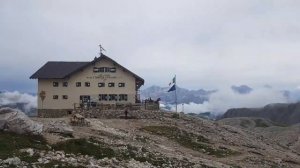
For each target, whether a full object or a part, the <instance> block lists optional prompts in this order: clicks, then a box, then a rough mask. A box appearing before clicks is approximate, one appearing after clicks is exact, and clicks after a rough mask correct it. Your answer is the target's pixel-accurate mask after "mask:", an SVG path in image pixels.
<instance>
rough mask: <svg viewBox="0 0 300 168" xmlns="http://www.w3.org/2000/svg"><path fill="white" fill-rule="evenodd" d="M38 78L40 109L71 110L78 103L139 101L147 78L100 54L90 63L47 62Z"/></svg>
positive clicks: (36, 76) (36, 75)
mask: <svg viewBox="0 0 300 168" xmlns="http://www.w3.org/2000/svg"><path fill="white" fill-rule="evenodd" d="M30 78H31V79H38V112H40V111H44V112H45V110H46V111H47V110H48V111H51V110H71V109H73V108H74V105H75V104H89V105H91V104H92V105H93V104H118V103H119V104H128V103H136V102H139V94H138V90H139V88H140V87H141V86H142V85H143V84H144V79H142V78H141V77H139V76H137V75H136V74H134V73H133V72H131V71H129V70H128V69H126V68H125V67H123V66H122V65H120V64H118V63H117V62H116V61H114V60H112V59H111V58H109V57H107V56H105V55H103V54H101V56H100V57H98V58H95V59H94V60H93V61H91V62H47V63H46V64H45V65H44V66H42V67H41V68H40V69H39V70H38V71H37V72H35V73H34V74H33V75H32V76H31V77H30Z"/></svg>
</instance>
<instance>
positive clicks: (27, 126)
mask: <svg viewBox="0 0 300 168" xmlns="http://www.w3.org/2000/svg"><path fill="white" fill-rule="evenodd" d="M1 130H5V131H9V132H15V133H18V134H34V135H37V134H41V133H42V131H43V125H42V124H39V123H37V122H34V121H32V120H31V119H30V118H29V117H28V116H27V115H26V114H24V113H23V112H21V111H20V110H17V109H12V108H8V107H6V108H1V109H0V131H1Z"/></svg>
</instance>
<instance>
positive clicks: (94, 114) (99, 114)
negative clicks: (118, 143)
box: [74, 109, 173, 119]
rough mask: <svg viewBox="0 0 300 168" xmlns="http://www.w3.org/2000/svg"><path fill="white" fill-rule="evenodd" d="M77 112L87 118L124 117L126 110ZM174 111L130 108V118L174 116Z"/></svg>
mask: <svg viewBox="0 0 300 168" xmlns="http://www.w3.org/2000/svg"><path fill="white" fill-rule="evenodd" d="M74 112H75V113H79V114H81V115H82V116H84V117H86V118H104V119H113V118H124V117H125V110H99V109H90V110H77V111H74ZM172 114H173V113H166V112H161V111H151V110H128V118H135V119H158V118H161V117H167V116H172Z"/></svg>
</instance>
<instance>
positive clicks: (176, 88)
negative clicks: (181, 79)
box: [175, 75, 177, 113]
mask: <svg viewBox="0 0 300 168" xmlns="http://www.w3.org/2000/svg"><path fill="white" fill-rule="evenodd" d="M176 81H177V79H176V75H175V104H176V113H177V88H176Z"/></svg>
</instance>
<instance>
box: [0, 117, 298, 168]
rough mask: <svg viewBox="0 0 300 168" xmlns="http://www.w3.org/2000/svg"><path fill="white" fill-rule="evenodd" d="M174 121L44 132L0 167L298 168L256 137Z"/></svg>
mask: <svg viewBox="0 0 300 168" xmlns="http://www.w3.org/2000/svg"><path fill="white" fill-rule="evenodd" d="M176 116H177V115H165V116H162V117H161V118H158V119H129V120H125V119H89V122H90V126H89V127H79V126H72V129H73V134H72V136H67V135H65V134H61V133H53V132H46V131H45V132H43V134H42V135H43V137H44V140H39V142H40V143H41V144H40V145H38V146H37V145H36V144H35V145H33V146H30V145H29V146H24V147H23V148H22V149H17V150H18V151H23V152H21V154H19V155H18V152H16V154H15V155H10V156H7V157H3V156H2V155H1V154H0V159H2V160H0V165H4V167H5V166H9V162H8V161H9V160H8V161H7V159H11V158H15V160H16V161H15V162H12V163H14V164H15V163H18V165H21V166H31V165H34V166H36V167H45V166H65V167H66V166H69V167H72V166H73V167H74V166H75V167H163V168H165V167H176V168H177V167H217V168H218V167H228V168H229V167H300V156H299V153H297V150H294V149H291V148H289V147H287V146H285V145H284V144H279V143H276V142H275V141H273V140H272V139H270V138H268V137H266V136H263V135H262V134H261V132H258V131H254V130H251V129H247V128H242V127H236V126H234V125H230V124H228V123H222V122H221V121H218V122H214V121H209V120H204V119H199V118H194V117H190V116H186V115H180V117H179V118H178V117H176ZM34 120H35V121H38V122H42V123H43V124H44V126H45V130H47V127H48V126H53V122H58V123H68V122H69V118H60V119H52V118H34ZM266 131H267V130H266ZM2 134H6V133H2ZM0 135H1V134H0ZM6 136H7V137H8V136H9V135H6ZM0 141H1V139H0ZM0 143H1V142H0ZM0 150H1V148H0ZM1 157H2V158H1ZM16 157H18V158H20V160H21V161H20V162H18V159H16ZM29 158H30V159H29Z"/></svg>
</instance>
